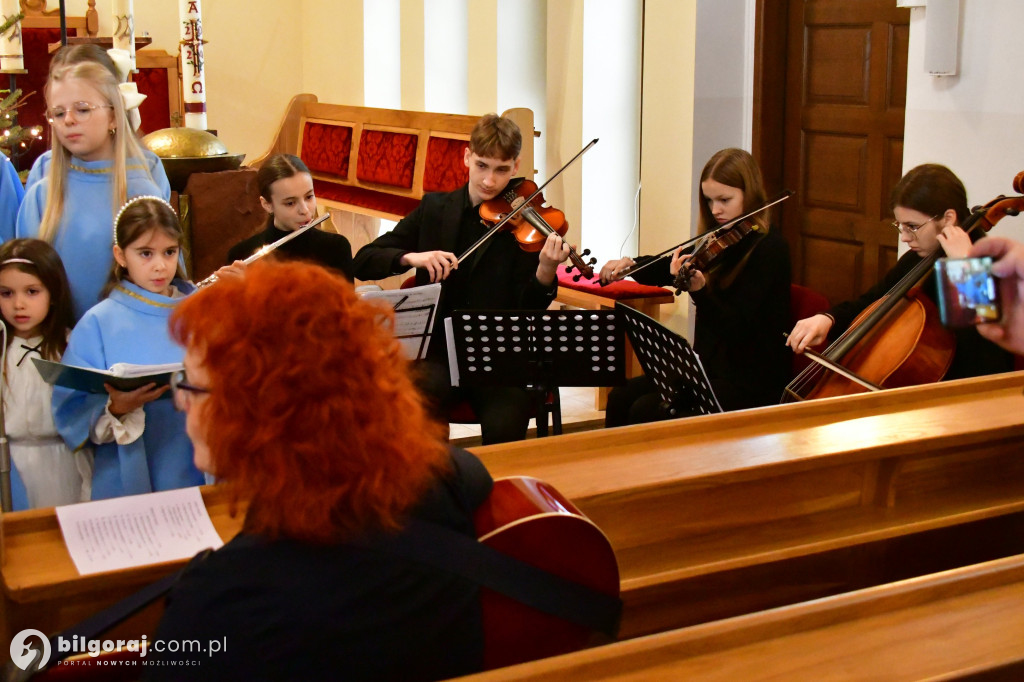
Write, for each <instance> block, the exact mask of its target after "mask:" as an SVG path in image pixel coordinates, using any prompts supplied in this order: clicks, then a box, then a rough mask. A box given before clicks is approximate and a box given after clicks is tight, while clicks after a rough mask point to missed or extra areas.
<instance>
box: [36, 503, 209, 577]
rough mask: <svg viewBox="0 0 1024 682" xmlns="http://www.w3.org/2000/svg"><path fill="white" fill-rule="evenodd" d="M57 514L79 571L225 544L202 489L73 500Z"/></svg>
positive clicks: (116, 567)
mask: <svg viewBox="0 0 1024 682" xmlns="http://www.w3.org/2000/svg"><path fill="white" fill-rule="evenodd" d="M56 512H57V521H58V523H60V530H61V533H63V534H64V543H65V544H66V545H67V548H68V552H69V553H70V554H71V560H72V561H74V562H75V568H77V569H78V572H79V573H80V574H81V575H89V574H92V573H101V572H103V571H116V570H120V569H124V568H131V567H133V566H145V565H147V564H156V563H161V562H164V561H176V560H179V559H187V558H189V557H191V556H194V555H195V554H197V553H198V552H201V551H202V550H204V549H206V548H208V547H212V548H213V549H216V548H218V547H220V546H221V545H223V544H224V541H223V540H221V539H220V535H218V534H217V531H216V530H215V529H214V527H213V522H212V521H211V520H210V514H209V513H208V512H207V511H206V505H205V504H204V503H203V497H202V495H201V494H200V493H199V488H181V489H180V490H167V491H164V492H159V493H148V494H146V495H130V496H128V497H118V498H114V499H111V500H98V501H96V502H83V503H81V504H70V505H67V506H63V507H57V509H56Z"/></svg>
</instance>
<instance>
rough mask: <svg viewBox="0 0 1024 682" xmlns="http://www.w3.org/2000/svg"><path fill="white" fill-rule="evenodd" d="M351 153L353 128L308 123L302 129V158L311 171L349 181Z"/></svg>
mask: <svg viewBox="0 0 1024 682" xmlns="http://www.w3.org/2000/svg"><path fill="white" fill-rule="evenodd" d="M351 152H352V128H350V127H349V126H335V125H328V124H326V123H315V122H313V121H306V125H305V126H303V128H302V151H301V153H300V158H301V159H302V162H303V163H305V164H306V165H307V166H308V167H309V170H311V171H313V172H314V173H330V174H331V175H337V176H338V177H341V178H346V179H347V178H348V157H349V154H350V153H351Z"/></svg>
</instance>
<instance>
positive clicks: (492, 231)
mask: <svg viewBox="0 0 1024 682" xmlns="http://www.w3.org/2000/svg"><path fill="white" fill-rule="evenodd" d="M598 139H599V138H596V137H595V138H594V139H593V140H591V141H590V142H589V143H588V144H587V146H585V147H584V148H583V149H581V150H579V151H578V152H577V153H576V156H574V157H572V158H571V159H569V161H568V162H567V163H566V164H565V165H564V166H562V167H561V168H559V169H558V170H557V171H555V174H554V175H552V176H551V177H550V178H548V179H547V181H545V183H544V184H543V185H541V186H540V187H538V188H537V189H536V191H534V192H533V193H532V194H531V195H530V196H528V197H526V199H525V200H524V201H523V202H522V203H521V204H519V205H518V206H515V207H513V208H512V210H511V211H509V212H508V213H506V214H505V217H504V218H502V219H501V220H499V221H498V222H496V223H495V224H494V226H493V227H491V229H490V230H488V231H487V234H485V235H484V236H482V237H480V239H477V240H476V242H475V243H474V244H473V245H472V246H470V247H469V248H468V249H466V251H465V253H463V254H462V255H461V256H459V260H458V262H459V263H461V262H462V261H463V260H465V259H466V258H468V257H469V255H470V254H471V253H473V252H474V251H476V250H477V249H478V248H480V246H481V245H482V244H483V243H484V242H486V241H487V240H488V239H490V238H491V237H493V236H494V235H495V234H496V233H497V232H498V230H500V229H501V228H502V227H503V226H504V225H505V223H507V222H508V221H509V220H511V219H512V218H514V217H515V216H516V215H518V213H519V212H520V211H522V210H523V209H524V208H526V207H527V206H529V205H530V202H531V201H533V199H534V198H535V197H536V196H537V195H538V194H540V193H541V192H542V191H544V188H545V187H547V186H548V185H549V184H550V183H551V181H552V180H554V179H555V178H557V177H558V176H559V175H561V174H562V171H564V170H565V169H566V168H568V167H569V166H571V165H572V164H574V163H576V159H578V158H580V157H581V156H583V155H584V154H586V153H587V151H589V150H590V148H591V147H593V146H594V145H595V144H597V140H598ZM501 191H502V192H504V191H505V190H504V189H503V190H501ZM481 222H482V221H481Z"/></svg>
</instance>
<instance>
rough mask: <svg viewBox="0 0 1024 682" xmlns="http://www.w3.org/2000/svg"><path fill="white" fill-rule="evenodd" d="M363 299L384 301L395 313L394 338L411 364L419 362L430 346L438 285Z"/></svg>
mask: <svg viewBox="0 0 1024 682" xmlns="http://www.w3.org/2000/svg"><path fill="white" fill-rule="evenodd" d="M359 295H360V296H362V297H363V298H375V299H380V300H383V301H386V302H387V303H388V305H390V306H391V308H392V309H393V310H394V311H395V327H394V334H395V338H396V339H398V341H399V343H401V344H402V348H403V349H404V350H405V356H406V357H407V358H409V359H410V360H422V359H423V358H424V357H426V355H427V346H428V345H429V344H430V330H431V329H433V326H434V315H435V313H436V312H437V304H438V301H440V300H441V284H440V283H436V284H427V285H425V286H422V287H412V288H410V289H388V290H382V291H361V292H359Z"/></svg>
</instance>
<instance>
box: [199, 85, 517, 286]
mask: <svg viewBox="0 0 1024 682" xmlns="http://www.w3.org/2000/svg"><path fill="white" fill-rule="evenodd" d="M504 115H505V116H508V117H509V118H511V119H512V120H513V121H515V122H516V123H517V124H518V125H519V128H520V130H521V131H522V133H523V148H522V154H521V157H522V163H521V164H520V174H521V175H523V176H524V177H527V178H532V177H533V138H534V134H533V133H534V130H533V112H532V111H530V110H529V109H509V110H508V111H506V112H504ZM478 120H479V116H466V115H461V114H438V113H431V112H424V111H404V110H398V109H378V108H373V107H357V106H348V105H343V104H325V103H322V102H319V101H318V100H317V97H316V95H312V94H302V95H296V96H295V97H293V98H292V100H291V102H290V103H289V105H288V108H287V110H286V112H285V115H284V118H283V119H282V121H281V124H280V126H279V128H278V131H277V133H276V135H275V136H274V141H273V142H272V144H271V145H270V148H269V149H268V150H267V151H266V152H265V153H264V154H262V155H260V156H258V157H256V158H253V159H250V160H248V163H247V165H248V166H249V167H250V168H254V169H258V168H259V167H261V166H262V165H263V163H264V162H266V160H267V159H268V158H270V157H271V156H273V155H275V154H293V155H295V156H298V157H299V158H301V159H302V160H303V162H304V163H305V164H306V165H307V166H308V167H309V169H310V171H311V173H312V175H313V189H314V191H315V192H316V198H317V203H318V205H319V206H320V208H321V209H324V208H326V209H328V210H329V211H330V213H331V222H332V223H333V226H332V227H331V228H328V229H332V230H333V231H336V232H338V233H339V234H342V235H344V236H345V237H346V238H348V240H349V242H350V243H351V244H352V251H353V253H355V252H356V251H358V250H359V249H360V248H361V247H362V246H364V245H365V244H367V243H369V242H370V241H372V240H374V239H376V238H377V235H378V233H379V231H380V220H381V219H385V220H392V221H398V220H401V219H402V218H403V217H405V216H406V215H407V214H408V213H409V212H410V211H412V209H414V208H415V207H416V206H417V205H418V204H419V202H420V199H422V198H423V195H424V194H426V193H428V192H447V191H451V190H454V189H457V188H459V187H461V186H462V185H463V184H465V183H466V180H467V179H468V177H469V175H468V169H467V168H466V166H465V163H464V160H463V158H464V153H465V149H466V143H467V142H468V140H469V135H470V133H471V132H472V130H473V126H475V125H476V123H477V121H478ZM217 175H230V173H225V174H217ZM212 180H213V181H216V180H217V178H213V179H212ZM207 191H210V192H211V193H213V194H214V195H216V196H218V197H219V200H220V201H221V203H224V204H228V205H229V207H225V209H224V210H226V211H230V210H237V209H233V208H231V207H232V206H233V204H234V203H236V202H232V201H230V200H228V201H225V200H224V197H223V193H222V194H220V195H217V193H216V191H215V190H214V189H208V190H207ZM250 193H251V192H250ZM232 196H238V197H239V201H244V202H247V204H252V203H253V198H252V197H244V196H242V194H240V193H239V192H238V191H237V190H234V191H233V192H232ZM248 208H249V209H250V210H252V211H255V212H256V213H258V214H260V215H262V209H261V208H260V207H259V204H258V202H256V203H255V204H254V205H252V206H248ZM203 222H204V218H203V217H202V216H200V215H198V214H196V215H194V216H193V228H192V231H193V236H194V239H193V242H194V248H195V250H196V261H197V263H199V262H201V263H202V266H201V267H200V266H199V265H197V267H196V273H197V276H200V277H201V276H205V274H206V270H207V269H208V268H209V267H210V264H212V265H213V266H219V265H222V264H223V263H224V259H225V257H226V255H227V248H228V247H230V245H232V244H236V243H238V242H239V241H241V240H243V239H246V238H248V237H250V236H252V235H253V234H255V233H256V232H258V231H260V230H262V229H263V225H262V223H256V224H254V223H252V222H245V221H241V222H239V221H233V220H231V219H230V218H227V219H225V218H222V217H212V216H211V217H210V218H209V219H208V220H206V222H207V223H208V224H197V223H203ZM254 225H255V226H254ZM401 280H402V276H398V277H395V278H389V279H388V280H387V282H386V283H385V284H382V286H386V288H397V287H398V285H399V284H400V283H401Z"/></svg>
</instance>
